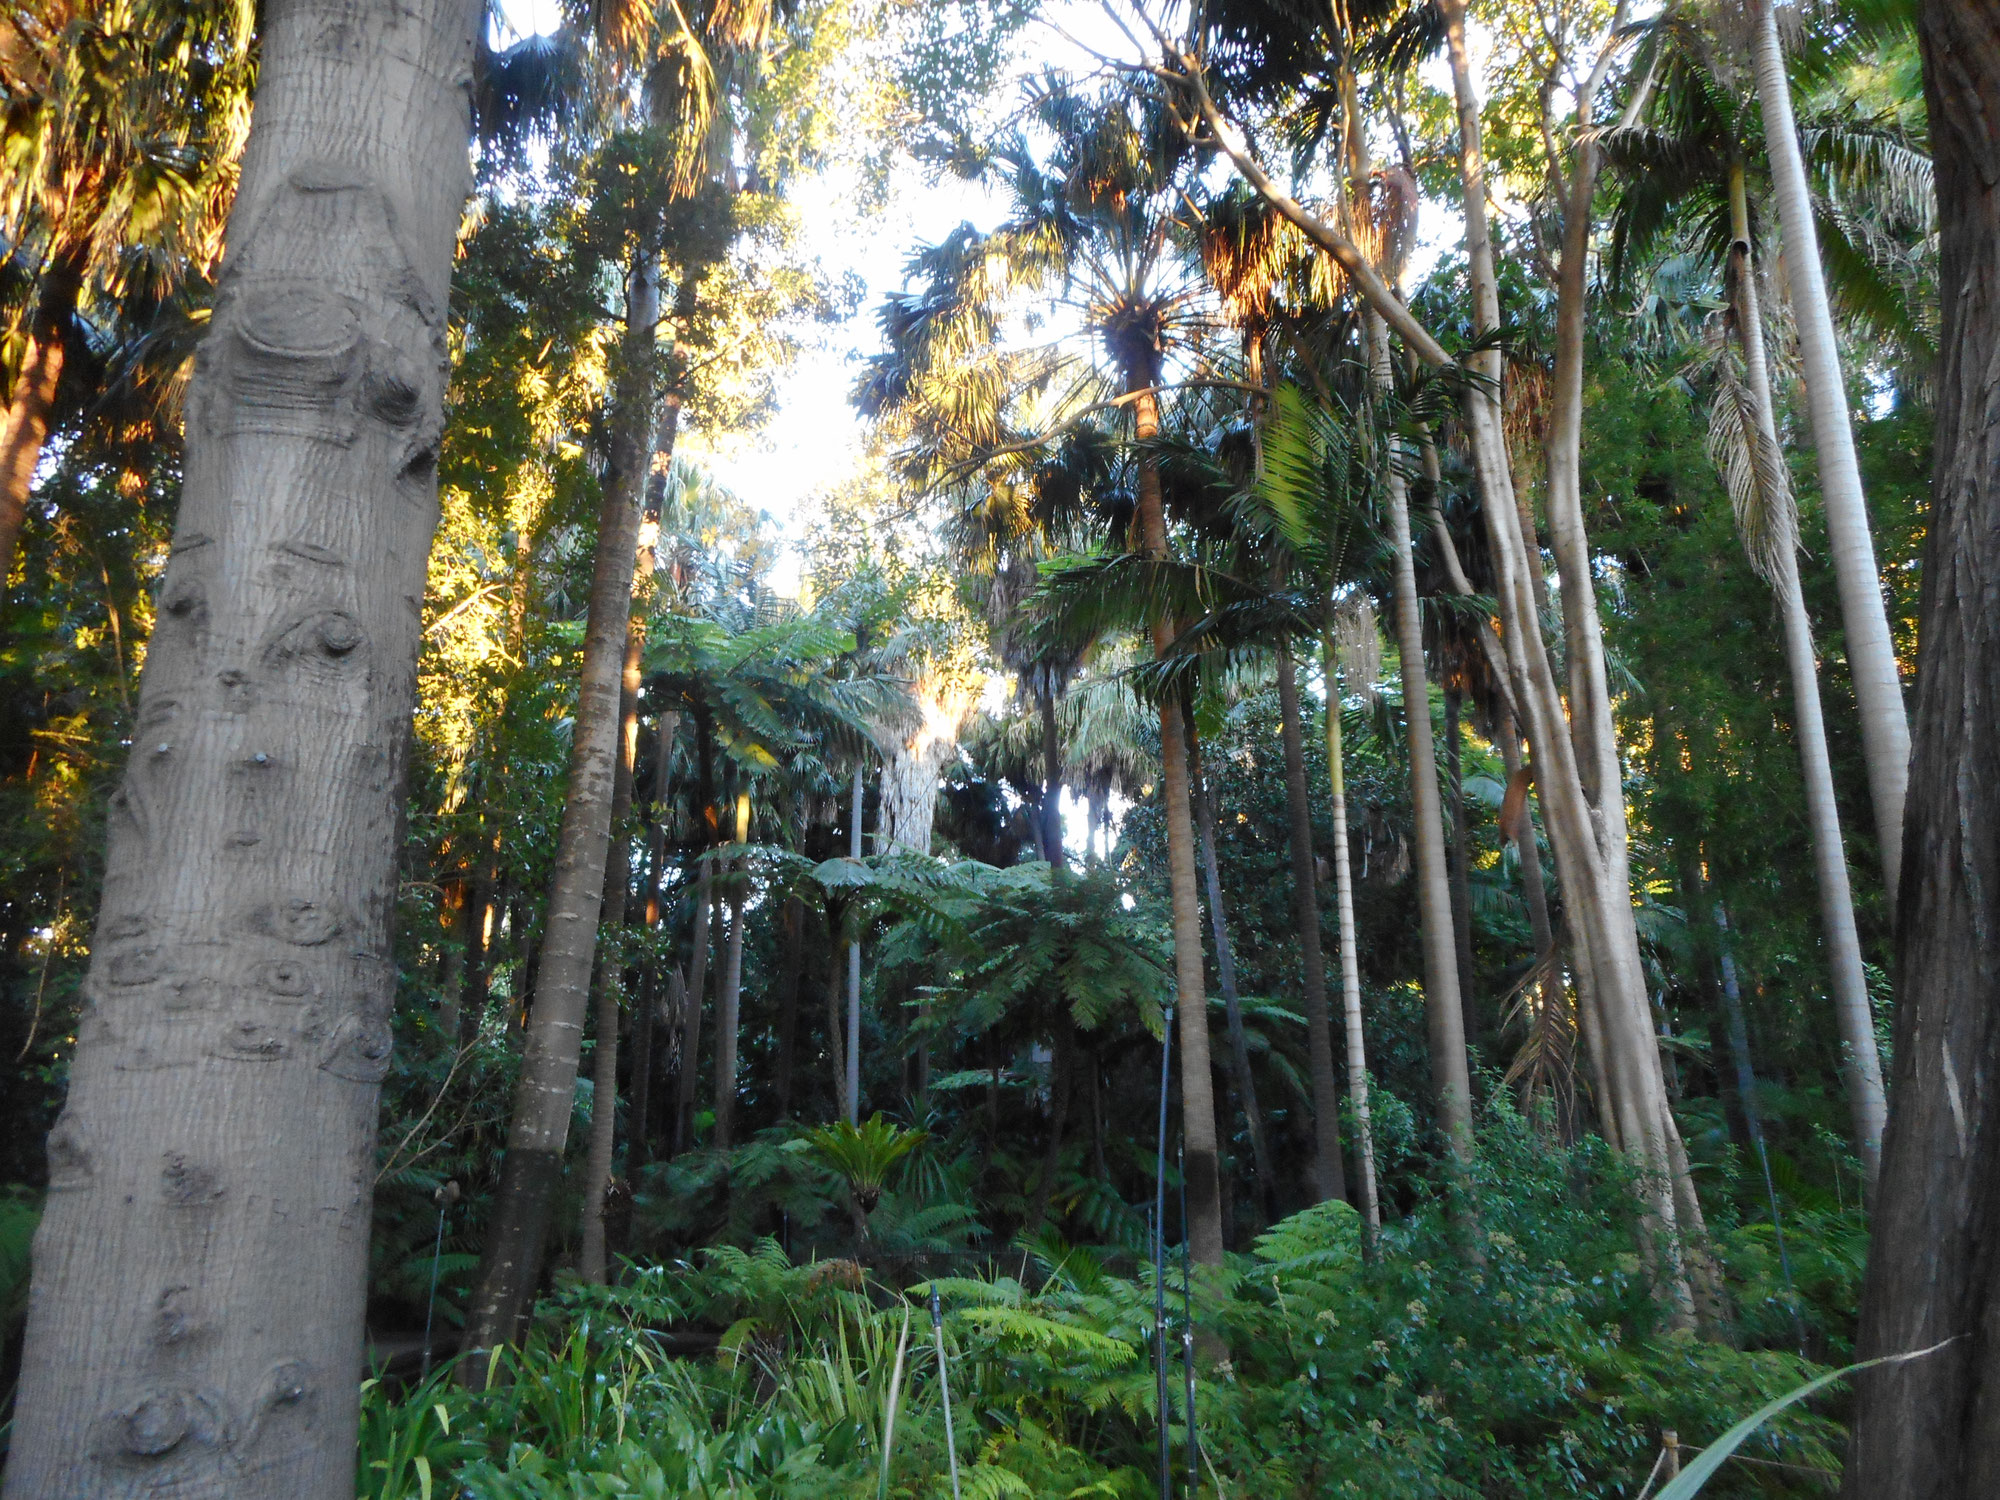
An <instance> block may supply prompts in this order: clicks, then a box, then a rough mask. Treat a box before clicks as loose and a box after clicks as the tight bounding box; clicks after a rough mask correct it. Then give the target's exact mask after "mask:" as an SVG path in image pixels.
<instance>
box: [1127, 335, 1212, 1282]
mask: <svg viewBox="0 0 2000 1500" xmlns="http://www.w3.org/2000/svg"><path fill="white" fill-rule="evenodd" d="M1126 375H1127V378H1126V387H1127V389H1128V390H1131V391H1132V392H1134V393H1135V399H1134V400H1133V403H1132V412H1133V418H1134V422H1133V425H1134V427H1135V429H1136V431H1137V436H1138V440H1139V443H1140V444H1141V445H1142V452H1141V456H1140V459H1139V486H1138V488H1139V504H1138V512H1139V515H1138V519H1139V536H1140V544H1141V545H1142V546H1143V547H1144V548H1145V550H1146V555H1147V556H1148V557H1153V558H1158V559H1161V560H1164V559H1165V558H1166V556H1167V519H1166V508H1165V504H1164V497H1163V496H1162V494H1161V490H1160V471H1159V468H1158V466H1157V465H1156V464H1155V463H1154V461H1153V460H1152V458H1151V457H1149V456H1147V455H1146V454H1145V453H1144V452H1143V445H1144V444H1146V443H1147V442H1149V441H1151V440H1152V439H1153V438H1154V437H1156V436H1157V435H1158V434H1159V430H1160V404H1159V398H1158V397H1157V396H1155V395H1153V394H1152V386H1153V380H1154V372H1153V371H1151V370H1128V371H1127V372H1126ZM1173 640H1174V627H1173V624H1172V622H1171V621H1169V620H1166V619H1160V620H1157V621H1155V622H1154V625H1153V651H1154V654H1155V655H1156V656H1164V655H1165V654H1166V653H1167V650H1168V648H1169V647H1171V646H1172V645H1173ZM1160 796H1161V802H1162V804H1163V807H1164V809H1165V812H1166V815H1167V865H1168V872H1169V877H1170V880H1171V886H1172V892H1173V923H1174V981H1175V996H1176V1000H1175V1003H1176V1005H1177V1007H1178V1009H1179V1013H1180V1030H1181V1049H1180V1050H1181V1134H1182V1139H1183V1141H1184V1149H1185V1151H1186V1157H1185V1160H1184V1168H1183V1169H1184V1171H1185V1173H1186V1182H1187V1204H1188V1207H1187V1213H1188V1247H1189V1250H1190V1252H1191V1253H1192V1256H1193V1259H1194V1261H1195V1263H1196V1264H1198V1265H1204V1266H1219V1265H1221V1264H1222V1251H1223V1245H1222V1191H1221V1181H1220V1177H1219V1162H1218V1155H1217V1139H1216V1129H1215V1073H1214V1068H1213V1065H1212V1063H1211V1061H1210V1053H1209V1043H1208V996H1207V994H1206V992H1205V981H1204V976H1203V974H1202V955H1201V896H1200V893H1199V890H1198V887H1197V884H1196V876H1195V847H1194V846H1195V839H1194V818H1193V797H1192V788H1191V785H1190V782H1189V778H1188V747H1187V741H1186V739H1185V738H1184V737H1183V733H1182V725H1181V707H1180V704H1179V703H1178V702H1177V701H1175V700H1174V699H1173V698H1171V697H1169V698H1166V699H1163V700H1162V701H1161V704H1160Z"/></svg>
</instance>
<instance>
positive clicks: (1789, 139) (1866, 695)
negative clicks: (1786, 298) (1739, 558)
mask: <svg viewBox="0 0 2000 1500" xmlns="http://www.w3.org/2000/svg"><path fill="white" fill-rule="evenodd" d="M1745 5H1746V8H1747V10H1748V13H1749V16H1750V26H1751V31H1750V44H1751V56H1752V60H1753V62H1754V63H1755V70H1756V74H1757V97H1758V100H1759V102H1760V103H1761V104H1762V105H1763V109H1764V154H1765V156H1766V158H1767V159H1768V160H1769V162H1770V164H1771V187H1772V191H1773V193H1774V195H1775V196H1776V198H1777V200H1778V224H1779V227H1780V228H1781V229H1782V230H1783V231H1784V236H1785V255H1784V268H1785V281H1786V285H1787V286H1788V287H1789V288H1790V289H1791V294H1792V319H1793V322H1794V323H1795V324H1796V325H1797V328H1798V333H1799V365H1800V369H1801V372H1802V373H1803V375H1804V376H1805V386H1806V409H1807V411H1808V412H1809V413H1810V415H1811V418H1812V431H1813V448H1814V450H1815V452H1816V453H1817V455H1818V458H1819V486H1820V505H1821V509H1822V510H1823V512H1824V514H1825V516H1826V540H1827V550H1828V551H1829V552H1830V553H1831V554H1832V560H1833V574H1834V581H1835V582H1836V583H1837V584H1838V585H1839V589H1840V619H1841V624H1842V626H1843V628H1844V630H1845V633H1846V639H1847V662H1848V669H1849V671H1850V672H1851V673H1852V675H1853V678H1854V700H1855V704H1856V706H1857V707H1858V708H1859V710H1860V713H1861V748H1862V751H1863V754H1864V757H1865V759H1866V760H1867V763H1868V793H1869V798H1870V800H1871V801H1872V802H1873V804H1874V808H1875V836H1876V840H1877V842H1878V843H1879V844H1880V845H1881V851H1882V883H1883V889H1884V890H1886V891H1887V892H1888V893H1889V899H1890V901H1891V902H1892V903H1893V902H1894V901H1895V898H1896V893H1897V890H1898V889H1899V887H1898V884H1897V882H1898V880H1899V879H1900V872H1901V870H1902V851H1903V796H1904V792H1905V789H1906V788H1907V787H1908V785H1909V779H1910V721H1909V716H1908V714H1907V712H1906V710H1905V709H1904V707H1903V680H1902V673H1901V671H1900V669H1899V668H1898V667H1897V665H1896V648H1895V645H1894V643H1893V642H1892V641H1891V640H1890V638H1889V613H1888V608H1887V606H1886V605H1885V604H1884V603H1883V599H1882V575H1881V573H1880V571H1879V570H1878V569H1877V568H1876V566H1875V540H1874V536H1873V534H1872V532H1871V531H1870V529H1869V525H1868V502H1867V499H1866V497H1865V496H1864V495H1863V494H1862V491H1861V466H1860V464H1859V463H1858V462H1857V461H1856V459H1855V456H1854V425H1853V422H1852V420H1851V419H1850V417H1849V415H1848V410H1847V386H1846V383H1845V381H1844V380H1843V379H1842V377H1841V370H1840V347H1839V345H1838V343H1836V341H1835V339H1834V332H1833V311H1832V308H1831V305H1830V304H1829V303H1828V300H1827V295H1826V272H1825V270H1824V269H1823V268H1822V267H1821V265H1820V259H1819V236H1818V234H1817V232H1816V231H1815V230H1814V229H1813V218H1812V197H1811V194H1810V192H1809V191H1808V189H1807V186H1806V168H1805V158H1804V155H1803V153H1802V152H1801V150H1800V147H1799V131H1798V126H1797V124H1796V123H1795V122H1794V120H1793V117H1792V88H1791V83H1790V80H1789V79H1788V78H1787V77H1786V74H1785V51H1784V47H1783V46H1782V45H1781V44H1780V42H1779V39H1778V22H1777V16H1776V13H1775V11H1774V10H1773V8H1772V0H1745ZM1938 201H1939V202H1940V203H1942V202H1943V195H1942V193H1940V195H1939V200H1938Z"/></svg>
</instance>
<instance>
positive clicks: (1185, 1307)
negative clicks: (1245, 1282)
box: [1181, 1148, 1200, 1497]
mask: <svg viewBox="0 0 2000 1500" xmlns="http://www.w3.org/2000/svg"><path fill="white" fill-rule="evenodd" d="M1181 1157H1182V1163H1181V1370H1182V1373H1183V1374H1184V1376H1185V1377H1186V1380H1187V1493H1188V1495H1189V1496H1190V1497H1192V1496H1193V1495H1194V1492H1195V1486H1196V1482H1197V1478H1198V1476H1197V1474H1196V1472H1195V1464H1196V1463H1197V1461H1198V1459H1197V1454H1198V1453H1199V1451H1200V1450H1199V1447H1198V1445H1197V1444H1196V1442H1195V1431H1194V1277H1193V1275H1192V1274H1191V1273H1190V1271H1189V1269H1188V1221H1187V1163H1186V1157H1187V1152H1186V1150H1185V1148H1183V1150H1182V1152H1181Z"/></svg>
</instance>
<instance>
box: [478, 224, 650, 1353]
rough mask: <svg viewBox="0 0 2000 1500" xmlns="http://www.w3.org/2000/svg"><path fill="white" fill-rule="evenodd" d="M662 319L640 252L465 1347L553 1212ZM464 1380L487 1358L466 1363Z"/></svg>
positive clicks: (528, 1269) (507, 1321) (505, 1312)
mask: <svg viewBox="0 0 2000 1500" xmlns="http://www.w3.org/2000/svg"><path fill="white" fill-rule="evenodd" d="M659 317H660V288H659V281H658V267H657V264H656V258H655V256H654V254H653V253H652V252H651V251H650V249H647V248H636V249H635V250H634V251H633V255H632V264H631V267H630V269H629V271H628V273H627V276H626V289H625V335H624V339H623V342H622V346H621V349H620V357H619V372H618V384H617V390H616V393H615V396H614V403H615V404H614V407H613V411H614V418H615V426H614V429H613V434H612V454H611V464H610V470H611V472H610V475H609V476H608V478H607V480H606V483H605V486H604V496H603V502H602V504H601V505H600V506H599V508H598V518H597V545H596V552H595V557H594V559H593V565H592V570H591V583H590V606H589V608H590V617H589V622H588V624H587V625H586V627H585V631H584V642H583V665H582V669H581V672H580V678H581V680H580V682H579V683H578V688H577V705H576V718H575V723H574V727H573V729H572V731H571V738H570V761H569V782H568V786H567V789H566V790H565V793H564V798H563V818H562V830H561V832H560V834H559V835H558V836H557V843H556V862H555V875H554V878H553V880H552V881H551V883H550V887H549V905H548V921H547V927H546V930H545V932H544V934H543V938H542V951H541V957H540V961H539V964H538V967H537V973H536V980H535V1009H534V1014H533V1016H532V1017H531V1018H530V1020H529V1023H528V1035H527V1039H526V1044H525V1046H524V1048H523V1051H522V1058H521V1076H520V1082H519V1084H518V1085H517V1086H516V1088H515V1092H514V1107H513V1118H512V1122H511V1124H510V1126H509V1128H508V1134H507V1154H506V1157H505V1158H504V1159H503V1160H502V1162H501V1166H500V1188H499V1192H498V1194H497V1196H496V1197H495V1200H494V1206H493V1220H492V1225H491V1227H490V1228H489V1230H488V1232H487V1235H488V1238H487V1246H486V1253H485V1257H484V1260H483V1262H482V1264H481V1267H480V1276H479V1289H478V1291H477V1292H476V1293H475V1294H474V1297H473V1300H472V1306H471V1309H470V1311H469V1315H468V1318H467V1323H466V1347H467V1348H468V1349H470V1350H474V1351H477V1350H484V1349H491V1348H494V1347H496V1346H497V1345H499V1344H502V1343H508V1342H511V1341H512V1340H513V1339H514V1338H515V1336H516V1334H517V1333H518V1330H519V1326H520V1323H521V1320H522V1319H523V1318H524V1317H525V1316H526V1315H527V1313H528V1310H529V1307H530V1305H531V1304H532V1302H533V1299H534V1292H535V1285H536V1282H537V1281H538V1279H539V1278H540V1275H541V1262H542V1251H543V1247H544V1242H545V1241H546V1239H547V1237H548V1224H549V1214H550V1210H551V1208H552V1206H553V1204H552V1199H553V1197H554V1194H555V1191H556V1187H557V1184H558V1182H559V1181H560V1179H561V1177H562V1163H563V1152H564V1149H565V1148H566V1147H567V1145H568V1144H569V1125H570V1118H571V1115H572V1113H573V1111H574V1108H575V1100H576V1075H577V1065H578V1061H579V1059H580V1057H581V1055H582V1043H583V1022H584V1015H585V1011H586V1010H587V1008H588V1006H589V1002H590V979H591V974H592V972H593V970H594V969H595V967H596V957H597V931H598V918H599V916H600V914H601V911H602V907H603V902H604V867H605V860H606V857H607V855H608V852H609V849H610V844H611V804H612V793H613V788H614V785H615V783H616V781H617V768H618V739H619V736H618V729H619V722H620V717H621V716H620V714H619V696H620V693H621V691H622V682H623V672H624V665H625V649H626V640H627V634H628V629H629V626H630V623H631V616H632V570H633V561H634V554H635V550H636V547H637V542H638V534H639V507H640V499H641V496H642V494H643V491H644V486H645V477H646V468H647V459H648V456H649V451H648V444H649V443H650V441H651V438H652V421H653V411H652V408H653V383H654V364H655V359H654V351H653V340H654V330H655V328H656V326H657V325H658V323H659ZM465 1368H466V1369H467V1370H468V1371H469V1372H471V1374H470V1377H469V1378H471V1379H474V1380H478V1379H480V1378H483V1376H482V1374H481V1373H480V1372H483V1370H484V1368H485V1362H484V1361H482V1360H479V1359H477V1358H475V1359H472V1360H468V1361H467V1362H466V1366H465Z"/></svg>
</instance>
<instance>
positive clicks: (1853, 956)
mask: <svg viewBox="0 0 2000 1500" xmlns="http://www.w3.org/2000/svg"><path fill="white" fill-rule="evenodd" d="M1729 198H1730V209H1731V219H1732V221H1733V229H1734V233H1735V240H1734V242H1733V243H1732V244H1731V245H1730V256H1731V258H1732V259H1733V260H1734V261H1735V262H1736V267H1735V269H1736V275H1735V282H1736V288H1735V290H1736V308H1735V312H1736V320H1737V330H1736V331H1737V335H1738V337H1739V338H1740V339H1741V341H1742V346H1743V364H1744V374H1745V382H1744V383H1745V384H1746V385H1747V386H1748V387H1749V391H1750V402H1751V406H1752V408H1753V409H1754V411H1755V418H1756V425H1755V429H1754V430H1753V431H1752V432H1749V433H1745V434H1744V437H1745V439H1746V440H1747V441H1748V443H1749V444H1750V445H1751V451H1752V452H1753V453H1755V452H1756V451H1757V449H1758V448H1761V449H1762V450H1763V454H1764V455H1765V456H1764V459H1763V461H1762V462H1753V465H1752V468H1753V472H1755V473H1757V474H1762V473H1764V472H1766V470H1767V469H1774V468H1778V467H1781V466H1782V465H1783V464H1784V457H1783V450H1782V449H1781V448H1780V447H1779V446H1778V428H1777V422H1776V418H1775V416H1774V413H1773V410H1772V404H1771V379H1770V374H1769V371H1768V368H1767V366H1766V363H1765V359H1764V328H1763V323H1762V322H1761V320H1760V317H1759V313H1758V308H1757V278H1756V269H1755V266H1754V265H1753V263H1752V261H1751V250H1750V211H1749V203H1748V201H1747V196H1746V194H1745V192H1744V188H1743V173H1742V169H1741V168H1737V169H1736V170H1735V171H1733V172H1732V173H1731V176H1730V194H1729ZM1763 502H1764V506H1765V509H1766V512H1767V520H1768V522H1769V524H1772V525H1774V526H1775V527H1776V529H1777V531H1778V533H1779V537H1778V542H1777V544H1776V545H1775V546H1773V547H1770V548H1765V549H1761V550H1760V549H1753V552H1757V553H1758V555H1753V557H1752V559H1751V560H1752V562H1753V564H1758V565H1759V567H1758V571H1760V572H1763V571H1765V570H1766V567H1768V570H1769V572H1770V575H1771V576H1770V584H1771V589H1772V591H1773V592H1774V593H1775V594H1776V595H1777V597H1778V611H1779V613H1780V615H1781V616H1782V617H1783V620H1784V628H1785V664H1786V666H1787V667H1789V668H1790V670H1791V677H1792V705H1793V717H1794V720H1795V722H1794V724H1793V731H1792V732H1793V736H1794V737H1795V738H1796V739H1797V740H1798V745H1799V763H1800V770H1801V772H1802V773H1803V781H1804V790H1805V798H1806V823H1807V825H1808V826H1809V827H1810V828H1811V829H1812V842H1813V873H1814V874H1815V876H1816V877H1817V884H1818V887H1819V910H1820V926H1821V930H1822V932H1823V934H1824V936H1825V939H1826V967H1827V980H1828V987H1829V988H1830V989H1831V990H1832V992H1833V1009H1834V1016H1835V1019H1836V1020H1837V1021H1838V1023H1839V1026H1840V1040H1841V1044H1842V1048H1843V1051H1844V1053H1845V1056H1844V1057H1843V1059H1842V1071H1843V1072H1844V1073H1845V1074H1846V1075H1847V1104H1848V1111H1849V1113H1850V1115H1851V1116H1852V1119H1853V1124H1854V1144H1855V1150H1856V1152H1857V1153H1859V1155H1860V1157H1861V1163H1862V1168H1863V1170H1864V1172H1865V1173H1866V1177H1867V1185H1868V1193H1869V1196H1870V1197H1871V1198H1872V1197H1873V1196H1874V1192H1875V1184H1876V1181H1877V1179H1878V1177H1879V1176H1880V1173H1881V1168H1882V1129H1883V1126H1884V1125H1885V1124H1886V1122H1887V1120H1888V1115H1889V1102H1888V1098H1887V1096H1886V1095H1885V1093H1884V1091H1883V1087H1882V1056H1881V1053H1880V1051H1879V1050H1878V1048H1877V1047H1876V1043H1875V1014H1874V1010H1873V1008H1872V1006H1871V1005H1870V1003H1869V999H1868V976H1867V972H1866V970H1864V969H1863V968H1862V965H1861V939H1860V936H1859V934H1858V933H1857V932H1856V931H1855V926H1854V894H1853V891H1852V890H1851V889H1850V888H1849V886H1848V880H1847V845H1846V842H1845V840H1843V839H1842V837H1841V831H1840V806H1839V803H1838V802H1837V801H1836V800H1835V797H1834V789H1833V762H1832V760H1831V758H1830V757H1829V756H1828V754H1827V748H1826V721H1825V718H1824V716H1823V715H1822V713H1821V710H1820V700H1819V654H1818V652H1817V651H1816V650H1815V649H1814V647H1813V638H1812V621H1811V620H1810V619H1808V618H1807V616H1806V601H1805V593H1804V590H1803V589H1802V588H1801V587H1800V583H1799V555H1798V549H1797V545H1796V538H1797V534H1798V521H1797V517H1796V514H1795V513H1794V511H1793V509H1792V496H1791V491H1790V490H1789V489H1782V490H1780V492H1779V493H1777V494H1767V495H1765V496H1763ZM1763 553H1768V554H1769V555H1768V556H1765V555H1762V554H1763Z"/></svg>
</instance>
